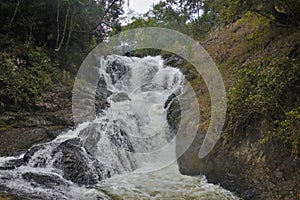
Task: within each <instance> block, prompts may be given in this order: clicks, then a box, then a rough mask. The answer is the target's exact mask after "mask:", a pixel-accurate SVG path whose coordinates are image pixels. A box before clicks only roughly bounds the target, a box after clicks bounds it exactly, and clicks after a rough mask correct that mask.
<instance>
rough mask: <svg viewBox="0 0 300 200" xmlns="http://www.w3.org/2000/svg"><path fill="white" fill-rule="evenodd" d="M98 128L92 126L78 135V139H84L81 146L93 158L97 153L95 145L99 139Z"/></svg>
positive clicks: (96, 125) (95, 125)
mask: <svg viewBox="0 0 300 200" xmlns="http://www.w3.org/2000/svg"><path fill="white" fill-rule="evenodd" d="M99 131H100V127H99V125H98V124H93V125H91V126H89V127H87V128H85V129H83V130H82V131H80V133H79V137H81V138H84V141H83V146H84V148H85V150H86V151H87V153H88V154H90V155H92V156H95V153H96V151H97V143H98V142H99V140H100V138H101V134H100V133H99Z"/></svg>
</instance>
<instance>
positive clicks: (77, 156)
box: [0, 55, 233, 199]
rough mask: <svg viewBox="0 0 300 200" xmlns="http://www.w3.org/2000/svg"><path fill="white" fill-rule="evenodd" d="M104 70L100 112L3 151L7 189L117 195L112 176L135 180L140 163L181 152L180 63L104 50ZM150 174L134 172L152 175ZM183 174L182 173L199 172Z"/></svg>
mask: <svg viewBox="0 0 300 200" xmlns="http://www.w3.org/2000/svg"><path fill="white" fill-rule="evenodd" d="M97 70H98V73H99V76H100V77H101V78H100V81H99V84H98V86H99V87H100V88H98V90H97V92H96V97H95V107H96V110H97V117H96V118H95V119H94V120H93V121H88V122H82V123H80V124H78V125H77V126H76V127H74V128H73V129H72V130H68V131H65V132H62V133H61V134H60V135H59V136H58V137H57V138H56V139H54V140H53V141H51V142H47V143H43V144H38V145H35V146H33V147H31V148H30V149H29V150H28V151H26V153H25V154H22V155H19V156H17V157H6V158H0V169H1V170H0V189H2V190H5V191H8V192H11V193H16V194H18V195H21V196H25V197H28V198H30V199H113V198H112V196H111V195H110V194H108V193H114V192H113V191H111V190H114V189H115V188H118V186H116V185H114V184H113V183H112V182H111V181H110V180H112V181H113V180H119V181H120V177H121V179H122V177H123V180H128V179H130V178H128V176H130V174H132V172H133V171H134V172H146V171H151V169H152V168H153V167H154V168H155V167H156V166H157V165H159V164H161V163H163V165H162V166H164V165H165V164H167V163H164V162H165V160H166V159H165V158H166V157H168V158H169V157H172V158H174V159H175V143H174V133H172V131H170V128H169V124H168V122H167V113H168V107H169V106H170V105H171V104H172V98H174V97H176V95H177V96H179V95H181V94H182V93H183V92H184V75H183V74H182V73H181V72H180V70H179V69H176V68H172V67H170V66H165V65H164V64H163V60H162V59H161V57H160V56H158V57H145V58H135V57H132V58H130V57H123V56H117V55H111V56H106V57H101V58H100V59H99V66H98V69H97ZM174 94H176V95H174ZM170 98H171V99H170ZM83 100H84V99H83ZM169 144H171V145H170V148H167V150H165V151H162V152H161V153H157V152H158V151H159V150H161V149H163V148H164V147H165V146H167V145H169ZM144 176H146V175H140V176H139V175H138V174H136V175H132V176H131V177H132V178H134V180H136V179H138V178H137V177H140V178H141V180H144V181H145V179H147V178H145V177H144ZM118 177H119V179H118ZM126 177H127V178H126ZM178 177H181V176H179V174H178ZM182 177H183V176H182ZM182 177H181V178H179V179H178V180H186V181H187V180H188V181H191V180H193V181H195V180H196V179H192V178H191V179H189V178H185V179H182ZM202 179H203V178H202ZM202 179H199V180H200V182H201V181H202V182H203V180H202ZM197 181H198V179H197ZM204 182H205V181H204ZM105 183H107V184H106V185H105ZM132 184H133V183H132ZM154 184H155V183H154ZM205 184H207V183H205ZM205 184H204V185H205ZM120 185H122V184H120ZM122 187H123V186H122ZM122 187H120V189H121V188H122ZM211 187H213V188H214V190H215V191H219V193H220V194H222V195H223V196H224V195H225V196H230V197H233V196H232V195H231V194H230V193H229V192H227V191H225V190H223V189H220V188H219V187H218V186H211ZM156 189H157V188H156ZM116 190H117V191H118V189H116ZM220 191H221V192H220ZM215 193H216V192H215ZM214 195H216V194H214ZM148 197H149V196H148ZM148 197H147V195H146V196H145V198H146V199H147V198H148ZM136 198H138V197H136ZM149 198H150V197H149ZM128 199H130V198H128Z"/></svg>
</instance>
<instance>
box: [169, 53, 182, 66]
mask: <svg viewBox="0 0 300 200" xmlns="http://www.w3.org/2000/svg"><path fill="white" fill-rule="evenodd" d="M183 62H184V60H183V59H182V58H180V57H178V56H176V55H172V56H170V57H168V58H166V59H165V60H164V65H169V66H172V67H178V66H180V65H182V64H183Z"/></svg>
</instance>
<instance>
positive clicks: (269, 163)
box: [178, 128, 300, 200]
mask: <svg viewBox="0 0 300 200" xmlns="http://www.w3.org/2000/svg"><path fill="white" fill-rule="evenodd" d="M260 131H263V128H257V129H255V128H254V129H249V130H247V131H246V135H245V136H243V137H240V136H238V135H235V133H232V132H225V133H223V136H222V137H221V139H220V140H219V141H218V143H217V145H216V146H215V148H214V149H213V151H212V152H211V153H210V154H209V155H208V156H207V157H205V158H204V159H199V158H198V152H199V150H200V145H199V144H201V143H202V138H201V137H198V138H196V139H195V141H194V143H193V145H192V146H191V147H190V148H189V150H188V151H187V152H186V153H185V154H184V155H183V156H182V157H181V158H180V159H179V160H178V164H179V168H180V171H181V173H183V174H188V175H196V174H199V173H202V174H205V175H206V176H207V178H208V180H209V181H210V182H213V183H220V184H221V185H222V186H223V187H224V188H226V189H229V190H231V191H233V192H236V193H237V194H238V195H240V196H241V197H242V198H243V199H251V200H252V199H298V198H299V188H300V183H299V178H300V177H299V167H298V166H299V164H300V162H299V160H296V159H294V157H292V156H291V155H290V152H289V148H288V147H286V146H284V144H282V143H281V142H278V141H273V142H272V144H271V145H261V144H260V143H259V142H258V140H259V135H260V134H261V133H260Z"/></svg>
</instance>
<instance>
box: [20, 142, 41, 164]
mask: <svg viewBox="0 0 300 200" xmlns="http://www.w3.org/2000/svg"><path fill="white" fill-rule="evenodd" d="M41 149H44V146H43V145H35V146H33V147H31V148H30V149H29V150H28V151H26V153H25V155H24V156H23V162H24V163H28V162H29V161H30V159H31V158H32V156H33V155H34V154H35V153H36V152H37V151H39V150H41Z"/></svg>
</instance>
